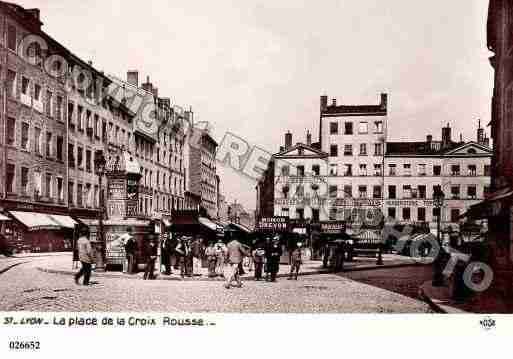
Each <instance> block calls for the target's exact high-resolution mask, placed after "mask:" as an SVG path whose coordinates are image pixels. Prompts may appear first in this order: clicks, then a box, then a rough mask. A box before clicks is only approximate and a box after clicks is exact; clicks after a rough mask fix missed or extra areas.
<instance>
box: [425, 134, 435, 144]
mask: <svg viewBox="0 0 513 359" xmlns="http://www.w3.org/2000/svg"><path fill="white" fill-rule="evenodd" d="M426 142H427V143H431V142H433V135H427V136H426Z"/></svg>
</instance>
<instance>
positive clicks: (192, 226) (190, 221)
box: [171, 214, 201, 234]
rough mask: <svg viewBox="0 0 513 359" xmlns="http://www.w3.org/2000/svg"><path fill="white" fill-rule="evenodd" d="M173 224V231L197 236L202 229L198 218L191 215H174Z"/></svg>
mask: <svg viewBox="0 0 513 359" xmlns="http://www.w3.org/2000/svg"><path fill="white" fill-rule="evenodd" d="M172 222H173V223H171V231H172V232H178V233H184V234H197V233H198V232H199V229H200V226H201V224H200V222H199V221H198V218H197V217H196V216H194V215H190V214H179V215H174V216H173V219H172Z"/></svg>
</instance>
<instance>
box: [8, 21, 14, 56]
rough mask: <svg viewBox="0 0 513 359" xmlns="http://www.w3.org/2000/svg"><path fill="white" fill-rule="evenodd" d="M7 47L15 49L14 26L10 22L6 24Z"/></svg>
mask: <svg viewBox="0 0 513 359" xmlns="http://www.w3.org/2000/svg"><path fill="white" fill-rule="evenodd" d="M7 47H8V48H9V49H10V50H12V51H16V26H14V25H12V24H9V25H8V26H7Z"/></svg>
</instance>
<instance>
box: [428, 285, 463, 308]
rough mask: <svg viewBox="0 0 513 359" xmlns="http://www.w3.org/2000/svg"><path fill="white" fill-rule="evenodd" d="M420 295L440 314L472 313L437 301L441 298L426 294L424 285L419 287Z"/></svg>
mask: <svg viewBox="0 0 513 359" xmlns="http://www.w3.org/2000/svg"><path fill="white" fill-rule="evenodd" d="M419 297H420V298H421V299H422V300H423V301H424V302H426V303H427V304H428V305H429V306H430V307H431V309H433V310H434V311H435V312H437V313H439V314H469V313H470V312H467V311H464V310H462V309H458V308H455V307H452V306H450V305H445V304H438V303H436V302H437V301H439V300H437V299H434V298H431V297H429V296H428V295H427V294H426V292H425V291H424V289H423V288H422V286H420V287H419Z"/></svg>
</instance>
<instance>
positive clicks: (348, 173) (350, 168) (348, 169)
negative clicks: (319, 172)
mask: <svg viewBox="0 0 513 359" xmlns="http://www.w3.org/2000/svg"><path fill="white" fill-rule="evenodd" d="M352 175H353V165H351V164H349V163H346V164H345V165H344V176H352Z"/></svg>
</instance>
